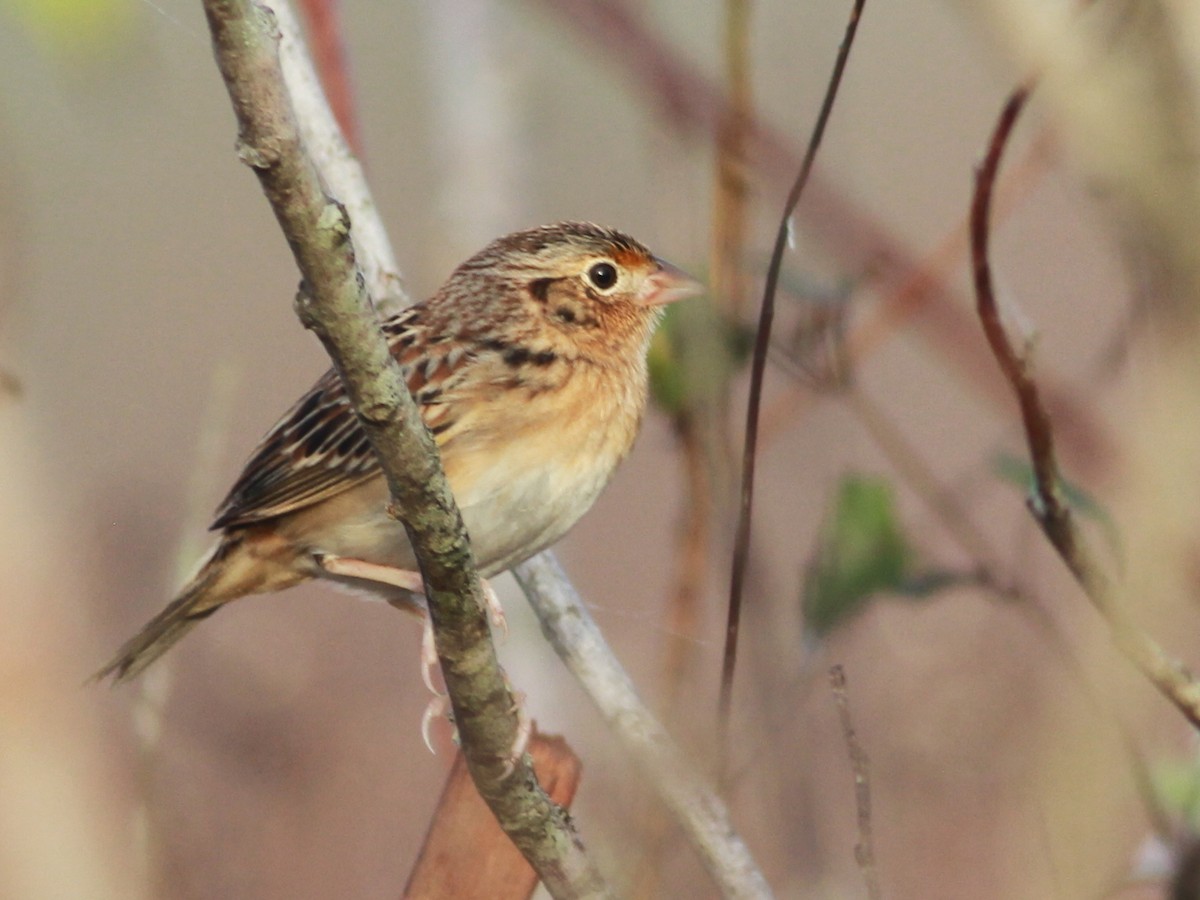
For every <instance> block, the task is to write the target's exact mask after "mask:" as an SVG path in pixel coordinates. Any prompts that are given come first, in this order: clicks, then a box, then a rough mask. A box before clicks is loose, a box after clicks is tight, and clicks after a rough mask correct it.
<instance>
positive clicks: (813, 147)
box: [717, 0, 865, 772]
mask: <svg viewBox="0 0 1200 900" xmlns="http://www.w3.org/2000/svg"><path fill="white" fill-rule="evenodd" d="M864 4H865V0H855V2H854V5H853V7H852V8H851V11H850V20H849V22H847V23H846V32H845V35H844V36H843V38H842V44H841V47H840V48H839V49H838V55H837V60H836V61H835V62H834V65H833V72H832V74H831V75H830V78H829V86H828V88H826V91H825V99H824V101H823V102H822V104H821V111H820V113H818V115H817V121H816V124H815V125H814V126H813V131H812V136H811V137H810V138H809V142H808V148H807V150H805V153H804V161H803V162H802V163H801V164H800V173H799V174H798V175H797V176H796V181H795V182H794V183H793V184H792V189H791V190H790V191H789V192H788V196H787V201H786V202H785V203H784V206H783V215H782V217H781V218H780V221H779V230H778V231H777V232H776V234H775V248H774V250H773V251H772V252H771V264H770V266H769V267H768V268H767V283H766V287H765V288H764V289H763V302H762V309H761V311H760V313H759V319H758V333H757V335H756V337H755V342H754V359H753V362H752V363H751V367H750V400H749V406H748V408H747V411H746V438H745V444H744V447H743V449H742V490H741V505H740V508H739V511H738V524H737V534H736V536H735V539H734V549H733V569H732V572H731V574H730V585H729V617H728V621H727V624H726V628H725V653H724V659H723V663H722V667H721V696H720V700H719V702H718V707H717V709H718V721H719V727H720V730H721V740H720V744H721V748H722V751H721V767H722V771H723V772H724V771H725V767H726V765H727V759H726V757H727V754H726V753H725V745H726V737H727V735H728V732H729V711H730V705H731V704H732V701H733V674H734V669H735V668H736V666H737V642H738V629H739V628H740V627H741V615H742V591H743V589H744V586H745V581H746V566H747V563H748V562H749V560H750V518H751V513H752V511H753V506H754V467H755V463H756V462H757V457H758V416H759V410H760V408H761V406H762V387H763V375H764V372H765V371H766V366H767V351H768V350H769V349H770V346H771V324H772V322H773V321H774V318H775V291H776V288H777V287H778V285H779V270H780V268H781V267H782V266H783V251H784V250H786V249H787V240H788V237H787V236H788V229H789V221H790V219H791V217H792V213H793V212H794V211H795V209H796V206H797V204H798V203H799V202H800V196H801V194H803V193H804V186H805V185H806V184H807V183H808V176H809V173H810V172H811V171H812V164H813V160H814V159H816V155H817V149H818V148H819V147H820V146H821V138H822V137H823V136H824V134H825V126H826V124H827V123H828V122H829V116H830V114H831V113H832V112H833V103H834V100H836V99H837V92H838V86H839V85H840V84H841V80H842V73H843V72H844V71H845V69H846V62H847V60H848V59H849V57H850V48H851V46H853V44H854V34H855V32H856V31H857V29H858V20H859V16H860V15H861V14H862V9H863V6H864Z"/></svg>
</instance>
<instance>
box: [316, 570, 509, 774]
mask: <svg viewBox="0 0 1200 900" xmlns="http://www.w3.org/2000/svg"><path fill="white" fill-rule="evenodd" d="M315 559H316V561H317V565H319V566H320V567H321V568H322V569H324V570H325V571H326V572H328V573H329V574H330V575H339V576H341V577H343V578H359V579H361V580H363V581H373V582H375V583H376V584H386V585H389V586H391V587H397V588H400V589H401V590H405V591H408V592H409V593H412V594H420V595H422V596H423V595H424V593H425V581H424V579H423V578H422V577H421V573H420V572H414V571H412V570H411V569H400V568H396V567H395V566H385V565H381V564H380V563H373V562H367V561H366V560H364V559H354V558H352V557H348V556H334V555H333V554H329V553H321V554H316V555H315ZM479 584H480V587H481V588H482V589H483V602H484V605H485V606H486V607H487V609H488V615H489V618H490V619H491V622H492V626H493V627H495V628H500V629H502V630H503V631H504V634H505V635H507V634H508V622H507V621H506V619H505V617H504V608H503V607H502V606H501V605H500V598H499V597H497V596H496V590H495V588H493V587H492V586H491V584H490V583H488V581H487V579H485V578H481V579H480V580H479ZM389 602H392V601H391V600H389ZM392 605H393V606H396V607H397V608H399V609H403V610H405V611H408V612H413V611H414V607H413V604H411V603H408V602H404V601H400V600H397V601H396V602H393V603H392ZM415 611H416V612H417V613H418V614H419V615H420V616H421V619H422V625H421V681H422V682H424V684H425V687H427V688H429V691H430V693H432V694H433V699H432V700H430V701H429V705H428V706H426V707H425V712H424V713H423V714H422V716H421V737H422V738H423V739H424V741H425V746H426V747H428V748H429V752H430V753H433V752H434V749H433V741H432V739H431V738H430V736H429V726H430V723H432V722H433V720H434V719H436V718H437V717H438V716H441V715H446V716H447V717H449V718H450V719H451V721H453V717H452V716H451V715H450V714H451V709H450V704H449V702H448V701H447V699H446V695H445V694H444V693H442V692H441V691H439V690H438V689H437V687H436V686H435V685H434V683H433V672H434V669H435V668H436V667H437V666H438V665H439V660H438V655H437V646H436V645H435V643H434V639H433V620H432V619H431V618H430V616H429V610H427V609H422V608H420V607H416V608H415ZM517 714H518V720H519V724H518V731H517V738H516V740H515V741H514V742H513V748H512V757H511V759H510V761H509V763H508V768H507V771H508V772H511V771H512V769H513V768H514V767H515V766H516V761H517V760H518V759H520V758H521V754H522V753H524V752H525V745H526V744H527V743H528V741H529V733H530V730H531V727H532V726H531V725H530V723H529V720H528V719H527V718H526V717H525V715H524V713H523V712H522V704H521V702H520V700H518V701H517ZM455 740H456V741H457V740H458V737H457V732H456V733H455Z"/></svg>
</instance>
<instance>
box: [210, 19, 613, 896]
mask: <svg viewBox="0 0 1200 900" xmlns="http://www.w3.org/2000/svg"><path fill="white" fill-rule="evenodd" d="M204 8H205V13H206V16H207V18H208V24H209V29H210V31H211V33H212V39H213V49H214V53H215V56H216V59H217V64H218V66H219V68H220V70H221V74H222V76H223V78H224V80H225V84H226V87H227V88H228V91H229V96H230V99H231V101H232V103H233V108H234V112H235V114H236V116H237V121H238V132H239V134H238V154H239V156H240V157H241V158H242V160H243V161H244V162H246V163H247V164H248V165H249V166H250V167H251V168H252V169H253V170H254V172H255V174H256V175H257V176H258V178H259V181H260V183H261V185H262V188H263V191H264V193H265V194H266V195H267V199H268V200H269V201H270V203H271V207H272V209H273V210H274V212H275V216H276V218H277V219H278V221H279V224H280V227H281V228H282V230H283V233H284V235H285V237H286V238H287V241H288V244H289V245H290V246H291V248H292V253H293V255H294V256H295V258H296V263H297V265H298V267H299V268H300V271H301V274H302V276H303V282H302V284H301V288H300V292H299V295H298V297H297V302H296V306H297V312H298V314H299V315H300V317H301V319H302V320H303V322H304V323H305V325H306V326H308V327H310V328H312V329H313V330H314V331H315V332H316V333H317V335H318V336H319V337H320V339H321V341H322V343H323V344H324V345H325V347H326V349H327V351H328V352H329V354H330V357H331V358H332V359H333V362H334V366H335V367H336V368H337V371H338V373H339V375H340V376H341V378H342V380H343V382H344V383H345V385H346V390H347V393H348V395H349V396H350V398H351V400H352V402H353V405H354V407H355V410H356V412H357V414H358V416H359V420H360V422H361V423H362V426H363V428H364V430H365V431H366V433H367V435H368V437H369V438H370V440H371V444H372V446H373V447H374V449H375V452H376V453H377V455H378V456H379V461H380V464H381V466H382V468H383V471H384V473H385V475H386V477H387V482H388V486H389V489H390V490H391V494H392V498H393V502H392V506H391V508H390V511H391V512H392V514H393V515H394V516H395V517H396V518H397V519H399V520H400V521H401V522H402V523H403V525H404V527H405V529H406V531H407V533H408V537H409V540H410V541H411V542H412V545H413V548H414V550H415V551H416V555H417V559H418V561H419V562H420V566H421V571H422V573H423V575H424V578H425V587H426V595H427V598H428V604H429V610H430V617H431V619H432V620H433V623H434V629H435V637H436V644H437V650H438V656H439V659H440V660H441V664H442V671H443V674H444V677H445V681H446V686H447V689H448V691H449V693H450V699H451V704H452V705H453V708H454V712H455V717H456V721H457V724H458V728H459V733H460V735H461V737H462V743H463V750H464V754H465V756H466V758H467V763H468V766H469V767H470V770H471V774H472V776H473V777H474V779H475V782H476V785H477V786H478V787H479V791H480V794H481V795H482V796H483V797H484V799H485V800H487V802H488V805H489V806H490V807H491V808H492V810H493V812H494V813H495V814H496V817H497V819H498V820H499V821H500V824H501V826H502V827H503V828H504V829H505V831H506V832H507V833H508V834H509V835H510V836H511V837H512V838H513V840H514V842H515V843H516V844H517V846H518V847H520V848H521V850H522V852H523V853H524V854H525V856H526V858H527V859H529V861H530V863H531V864H532V865H533V867H534V868H535V869H536V870H537V872H538V874H539V876H540V877H541V878H542V879H543V881H544V882H545V883H546V885H547V887H548V888H549V889H550V890H551V892H552V893H553V894H554V895H555V896H556V897H593V896H605V895H606V893H607V891H606V889H605V887H604V885H603V883H602V881H601V879H600V877H599V875H598V873H597V872H596V870H595V869H594V867H593V866H592V865H591V863H590V861H589V860H588V859H587V857H586V855H585V854H584V853H583V849H582V845H581V844H580V842H579V839H578V837H577V836H576V834H575V832H574V829H573V828H572V827H571V825H570V823H569V821H568V819H567V817H566V815H565V813H564V812H563V811H562V810H561V809H560V808H559V807H558V806H557V805H556V804H554V803H552V802H551V801H550V799H549V798H548V797H547V796H546V795H545V794H544V793H543V792H542V791H541V790H540V788H538V787H537V782H536V780H535V779H534V776H533V772H532V770H531V769H530V767H529V766H528V764H527V761H525V760H521V761H520V762H519V763H518V764H517V766H516V767H515V768H512V767H511V766H510V764H509V761H508V756H509V752H510V749H511V747H512V746H513V744H514V741H515V739H516V736H517V731H518V723H517V717H516V715H515V712H514V709H515V704H514V701H513V697H512V694H511V692H510V691H509V689H508V687H507V685H506V684H505V680H504V676H503V674H502V672H501V670H500V667H499V664H498V663H497V661H496V656H495V648H494V647H493V646H492V644H491V639H490V633H489V629H488V623H487V617H486V614H485V612H484V609H483V605H482V602H481V601H482V593H481V590H480V584H479V577H478V574H477V573H476V571H475V566H474V561H473V559H472V555H471V549H470V545H469V544H468V541H467V536H466V532H465V529H464V528H463V523H462V518H461V516H460V514H459V512H458V508H457V506H456V505H455V503H454V498H453V496H452V495H451V493H450V489H449V486H448V485H447V482H446V478H445V475H444V474H443V472H442V469H441V464H440V461H439V458H438V455H437V450H436V448H435V446H434V443H433V440H432V438H431V437H430V435H429V432H428V431H427V430H426V429H425V427H424V425H423V424H422V422H421V419H420V417H419V415H418V413H417V408H416V405H415V403H414V402H413V400H412V397H411V396H410V395H409V393H408V391H407V388H406V387H405V385H404V381H403V379H402V377H401V373H400V369H399V367H398V365H397V364H396V362H395V361H394V360H393V359H392V357H391V354H390V353H389V352H388V347H387V343H386V341H385V340H384V337H383V334H382V332H381V331H380V329H379V325H378V320H377V317H376V315H375V313H374V310H373V308H372V304H371V298H370V296H369V293H368V291H367V289H366V286H365V283H364V279H363V276H362V274H361V272H360V270H359V268H358V265H357V262H356V259H355V254H354V247H353V244H352V242H351V240H350V220H349V217H348V216H347V213H346V209H345V208H344V207H343V206H342V205H341V204H340V203H338V202H337V201H336V200H335V199H333V198H331V197H330V196H328V194H327V193H326V189H325V186H324V185H323V184H322V182H321V179H320V177H319V176H318V174H317V171H316V169H315V168H314V166H313V164H312V162H311V161H310V159H309V158H308V157H307V155H306V151H305V147H304V144H303V141H302V139H301V134H300V131H299V128H298V126H297V123H296V119H295V116H294V113H293V107H292V103H291V99H290V98H289V96H288V92H287V88H286V85H285V83H284V78H283V74H282V70H281V68H280V62H279V54H278V45H277V42H278V37H279V34H278V30H277V27H276V22H275V17H274V15H273V14H272V13H271V11H270V10H269V9H268V8H266V7H265V6H263V5H262V4H261V3H257V2H254V0H205V3H204Z"/></svg>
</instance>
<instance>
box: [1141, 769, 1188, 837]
mask: <svg viewBox="0 0 1200 900" xmlns="http://www.w3.org/2000/svg"><path fill="white" fill-rule="evenodd" d="M1150 781H1151V784H1152V786H1153V788H1154V793H1155V795H1156V796H1157V797H1158V800H1159V803H1161V804H1162V806H1163V808H1164V809H1166V810H1167V811H1168V812H1170V813H1172V814H1174V815H1175V816H1178V817H1179V818H1180V819H1182V820H1183V821H1184V822H1186V823H1188V825H1189V826H1190V827H1191V829H1192V830H1193V831H1196V830H1198V829H1200V765H1198V764H1197V762H1196V761H1192V762H1183V761H1180V760H1167V761H1162V762H1158V763H1156V764H1155V765H1154V767H1153V769H1152V771H1151V773H1150Z"/></svg>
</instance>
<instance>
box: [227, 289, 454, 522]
mask: <svg viewBox="0 0 1200 900" xmlns="http://www.w3.org/2000/svg"><path fill="white" fill-rule="evenodd" d="M422 311H423V306H414V307H411V308H410V309H407V310H405V311H404V312H402V313H401V314H399V315H398V316H395V317H393V318H391V319H388V320H387V321H386V322H385V323H383V328H384V332H385V333H386V334H387V336H388V341H389V344H390V347H391V350H392V353H393V355H394V356H396V357H397V360H398V361H399V362H400V366H401V370H402V372H403V374H404V378H405V381H406V383H407V384H408V389H409V390H410V391H412V393H413V395H414V397H415V398H416V401H417V404H418V407H419V409H420V412H421V417H422V419H424V421H425V424H426V425H427V426H428V427H429V428H430V429H431V430H432V431H433V432H434V434H435V436H441V435H444V434H445V433H446V432H447V430H448V429H449V428H450V427H451V426H452V425H453V424H454V423H453V421H452V420H449V419H447V409H446V407H445V405H443V404H442V403H441V402H440V395H441V387H442V386H443V385H444V384H446V382H447V381H449V380H450V379H451V378H452V377H453V376H454V375H455V374H457V373H458V372H459V371H460V370H461V369H462V367H463V364H464V363H465V362H467V361H468V360H469V357H470V355H469V354H467V353H463V352H461V350H455V349H454V347H453V346H452V345H449V344H446V345H444V349H443V345H442V344H439V343H436V342H435V343H432V344H429V343H425V344H424V346H423V347H422V344H423V343H424V342H422V341H420V340H418V337H419V334H420V332H421V331H422V330H423V329H422V323H421V313H422ZM414 343H415V346H414ZM418 348H420V349H418ZM378 474H379V463H378V461H377V460H376V458H375V453H374V451H373V450H372V449H371V445H370V442H369V441H368V440H367V435H366V432H364V431H363V430H362V427H361V426H360V425H359V423H358V418H357V417H356V416H355V414H354V410H353V409H351V407H350V401H349V400H348V399H347V397H346V392H345V389H344V388H343V387H342V382H341V379H340V378H338V375H337V373H336V372H334V371H333V370H332V369H330V370H329V371H327V372H326V373H325V374H324V375H322V376H321V378H320V379H318V381H317V383H316V384H315V385H313V387H312V389H311V390H310V391H309V392H308V393H307V394H305V395H304V396H303V397H301V398H300V400H299V401H298V402H297V403H296V404H295V405H294V406H293V407H292V408H291V409H290V410H288V412H287V413H285V414H284V416H283V418H281V419H280V420H279V421H278V422H276V423H275V425H274V427H272V428H271V430H270V431H269V432H268V433H267V435H266V437H264V438H263V439H262V441H261V442H260V443H259V445H258V447H257V448H256V449H255V451H254V452H253V453H252V454H251V456H250V460H249V462H247V463H246V466H245V468H244V469H243V470H242V474H241V475H240V476H239V478H238V480H237V482H236V483H235V484H234V485H233V487H232V488H231V489H230V491H229V494H228V495H227V496H226V498H225V500H224V502H222V504H221V506H220V507H219V508H218V509H217V514H216V518H215V520H214V521H213V524H212V525H211V526H210V527H211V528H212V529H213V530H218V529H221V528H227V527H230V526H240V525H249V524H252V523H254V522H261V521H263V520H264V519H270V518H274V517H276V516H281V515H284V514H286V513H290V512H295V511H296V510H298V509H302V508H304V507H306V506H311V505H313V504H314V503H319V502H320V501H322V500H325V499H328V498H329V497H332V496H334V495H335V494H339V493H341V492H342V491H345V490H347V489H349V488H352V487H354V486H355V485H357V484H361V483H362V482H363V481H366V480H367V479H369V478H374V477H375V476H377V475H378Z"/></svg>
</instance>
